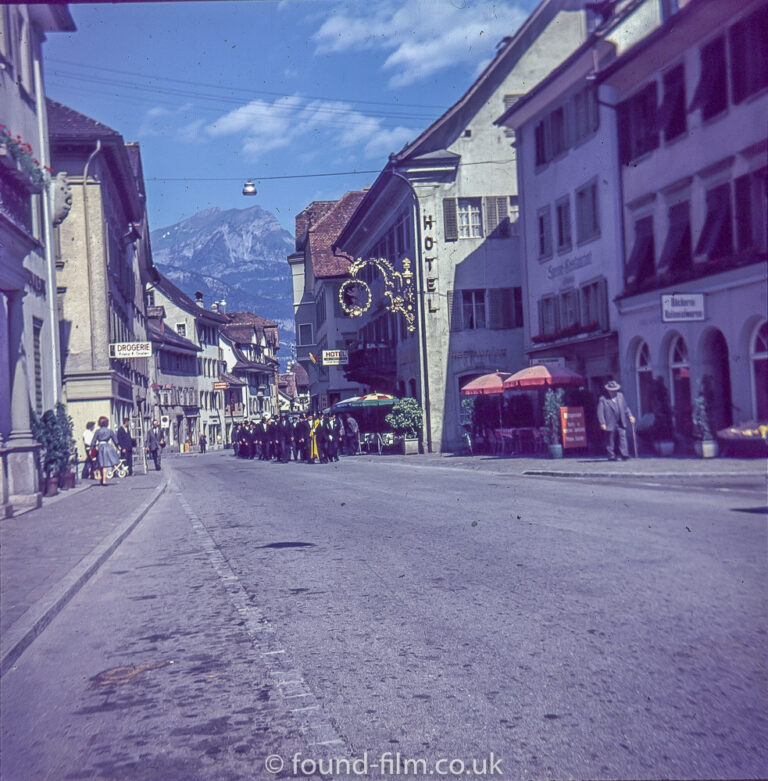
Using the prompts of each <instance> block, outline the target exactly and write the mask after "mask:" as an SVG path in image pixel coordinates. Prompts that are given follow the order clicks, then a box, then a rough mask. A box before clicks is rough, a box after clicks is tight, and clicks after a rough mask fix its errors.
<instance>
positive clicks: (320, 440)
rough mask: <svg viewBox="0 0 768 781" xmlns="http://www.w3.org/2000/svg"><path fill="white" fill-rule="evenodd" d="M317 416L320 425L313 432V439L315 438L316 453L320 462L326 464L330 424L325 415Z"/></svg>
mask: <svg viewBox="0 0 768 781" xmlns="http://www.w3.org/2000/svg"><path fill="white" fill-rule="evenodd" d="M318 418H319V419H320V425H319V426H318V427H317V431H316V433H315V439H316V440H317V455H318V459H319V460H320V463H321V464H327V463H328V461H329V459H328V446H329V442H330V440H329V435H330V426H329V423H328V416H327V415H318Z"/></svg>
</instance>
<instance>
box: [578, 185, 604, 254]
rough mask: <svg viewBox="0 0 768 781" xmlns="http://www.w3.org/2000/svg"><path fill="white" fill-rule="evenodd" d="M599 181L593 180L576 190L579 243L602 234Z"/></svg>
mask: <svg viewBox="0 0 768 781" xmlns="http://www.w3.org/2000/svg"><path fill="white" fill-rule="evenodd" d="M597 206H598V204H597V182H596V181H593V182H590V183H589V184H587V185H585V186H584V187H582V188H581V189H580V190H577V191H576V234H577V237H578V241H579V243H581V242H583V241H589V240H590V239H593V238H595V237H596V236H599V235H600V218H599V215H598V211H597Z"/></svg>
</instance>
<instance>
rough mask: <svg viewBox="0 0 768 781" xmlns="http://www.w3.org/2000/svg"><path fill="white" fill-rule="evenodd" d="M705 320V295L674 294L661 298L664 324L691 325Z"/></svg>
mask: <svg viewBox="0 0 768 781" xmlns="http://www.w3.org/2000/svg"><path fill="white" fill-rule="evenodd" d="M696 320H704V294H703V293H673V294H672V295H666V296H662V297H661V321H662V322H663V323H690V322H694V321H696Z"/></svg>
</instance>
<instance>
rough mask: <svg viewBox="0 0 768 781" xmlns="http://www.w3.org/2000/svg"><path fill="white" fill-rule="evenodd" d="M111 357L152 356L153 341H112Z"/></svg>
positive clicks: (110, 346) (110, 347)
mask: <svg viewBox="0 0 768 781" xmlns="http://www.w3.org/2000/svg"><path fill="white" fill-rule="evenodd" d="M109 357H110V358H121V359H126V358H151V357H152V342H112V343H111V344H110V345H109Z"/></svg>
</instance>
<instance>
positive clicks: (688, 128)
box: [597, 0, 768, 446]
mask: <svg viewBox="0 0 768 781" xmlns="http://www.w3.org/2000/svg"><path fill="white" fill-rule="evenodd" d="M766 40H768V3H766V2H765V0H751V1H747V2H742V3H739V4H738V5H737V6H734V5H733V4H730V3H719V2H716V1H715V0H690V2H689V3H687V4H686V5H685V6H684V7H683V8H681V10H680V11H679V12H678V13H676V14H675V15H674V16H673V17H672V18H671V19H670V20H669V21H668V22H667V23H666V24H664V25H663V26H662V27H661V28H659V29H658V30H657V31H656V32H654V33H653V34H652V35H650V36H648V37H647V38H646V39H644V40H643V41H642V42H641V43H639V44H638V45H636V46H635V47H633V48H632V49H630V50H629V51H628V52H626V53H625V54H624V55H622V56H621V57H619V58H618V59H617V60H616V61H615V62H614V63H612V64H611V65H609V66H607V67H606V68H604V69H603V70H602V72H601V73H600V74H598V79H597V81H598V83H599V84H600V85H601V90H604V91H605V94H606V100H607V101H609V102H611V103H612V104H613V105H616V107H617V120H618V154H619V164H620V176H621V199H622V206H623V228H624V231H623V232H624V250H625V251H624V265H623V270H622V276H623V289H622V290H621V291H620V293H619V296H618V298H617V306H618V311H619V318H620V319H619V356H620V361H621V367H622V378H623V384H624V387H625V390H626V393H627V396H628V398H629V399H630V401H631V403H632V404H633V405H634V407H635V409H637V411H638V412H639V413H640V414H641V415H642V414H643V413H645V412H647V411H649V410H650V409H651V407H652V390H651V388H652V380H653V378H654V377H660V378H662V379H663V381H664V383H665V385H666V387H667V390H668V392H669V395H670V397H671V402H672V407H673V413H674V423H675V430H676V434H677V438H678V443H679V445H680V446H684V444H685V442H686V441H687V440H688V438H689V437H690V434H691V408H692V403H693V399H694V398H695V397H696V395H697V394H698V392H699V388H700V384H701V382H702V380H703V379H704V378H705V377H708V378H709V379H710V380H711V383H712V387H713V389H714V396H715V398H714V409H713V416H714V421H713V422H714V427H715V429H719V428H722V427H724V426H728V425H731V424H732V423H739V422H743V421H746V420H749V419H755V418H757V419H762V420H765V419H766V418H768V381H767V380H768V325H767V324H766V311H767V309H768V295H767V289H768V265H767V263H766V261H767V260H768V250H767V243H768V242H767V240H766V234H767V228H766V214H768V204H767V203H766V176H767V173H768V144H767V142H766V132H765V129H766V121H767V118H768V63H767V61H766V51H767V50H766V45H765V42H766Z"/></svg>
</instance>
